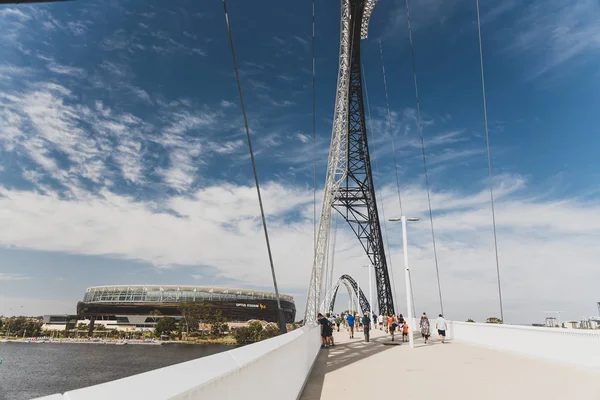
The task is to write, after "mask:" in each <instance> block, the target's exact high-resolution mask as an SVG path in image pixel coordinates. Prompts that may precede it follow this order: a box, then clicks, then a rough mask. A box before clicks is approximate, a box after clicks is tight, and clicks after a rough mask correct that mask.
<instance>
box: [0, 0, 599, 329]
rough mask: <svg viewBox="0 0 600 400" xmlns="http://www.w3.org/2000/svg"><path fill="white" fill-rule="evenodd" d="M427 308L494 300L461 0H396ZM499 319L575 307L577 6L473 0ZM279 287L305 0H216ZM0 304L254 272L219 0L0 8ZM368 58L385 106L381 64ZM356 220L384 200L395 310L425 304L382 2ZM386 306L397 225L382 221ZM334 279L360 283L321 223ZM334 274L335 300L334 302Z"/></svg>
mask: <svg viewBox="0 0 600 400" xmlns="http://www.w3.org/2000/svg"><path fill="white" fill-rule="evenodd" d="M410 4H411V16H412V23H413V40H414V51H415V65H416V71H417V78H418V84H419V95H420V105H421V111H422V117H423V135H424V140H425V148H426V153H427V166H428V169H429V182H430V195H431V203H432V209H433V210H432V211H433V224H434V232H435V235H436V237H435V238H436V245H437V258H438V266H439V272H440V284H441V288H442V295H443V305H444V312H445V315H446V317H447V318H449V319H456V320H466V319H467V318H472V319H474V320H476V321H484V320H485V319H486V318H487V317H490V316H496V317H497V316H499V314H500V312H499V305H498V287H497V275H496V261H495V254H494V236H493V230H492V214H491V205H490V195H489V180H488V168H487V153H486V140H485V125H484V120H483V103H482V90H481V71H480V66H479V44H478V38H477V19H476V9H475V2H474V1H471V0H468V1H467V0H412V1H411V3H410ZM480 5H481V19H482V21H481V22H482V26H481V29H482V36H483V57H484V63H485V81H486V90H487V106H488V118H489V138H490V146H491V164H492V174H493V182H494V183H493V184H494V193H495V201H496V204H495V205H496V223H497V236H498V237H497V242H498V259H499V269H500V276H501V283H502V295H503V302H504V314H505V321H506V322H508V323H522V324H528V323H532V322H541V321H543V320H544V318H545V317H546V316H547V315H551V313H549V312H550V311H561V316H562V318H563V319H580V318H582V317H584V316H591V315H595V314H597V308H596V302H598V301H600V293H599V291H598V282H599V281H600V268H598V265H597V262H598V261H597V260H598V258H599V257H598V251H599V250H598V247H597V241H598V238H599V237H600V196H599V193H600V191H599V189H600V187H599V185H598V181H599V178H600V177H599V173H598V170H599V169H598V167H599V164H600V161H599V160H598V158H597V154H598V151H599V150H600V135H599V133H600V132H598V128H597V126H598V118H599V117H598V114H597V113H596V112H595V111H594V110H596V104H595V103H596V102H597V101H598V95H597V93H598V92H599V89H600V69H598V65H599V64H598V59H599V57H600V28H598V24H597V21H598V20H599V18H600V5H599V4H598V2H597V1H594V0H581V1H578V2H577V3H576V4H574V3H573V4H571V3H568V4H567V3H566V2H564V1H560V0H544V1H541V0H531V1H525V2H524V1H517V0H503V1H500V2H498V1H491V0H481V1H480ZM228 9H229V14H230V15H229V17H230V22H231V26H232V31H233V38H234V42H235V48H236V53H237V59H238V63H239V66H240V77H241V83H242V88H243V91H244V98H245V101H246V106H247V111H248V120H249V125H250V129H251V133H252V138H253V144H254V148H255V155H256V163H257V168H258V174H259V179H260V183H261V187H262V191H263V192H262V194H263V199H264V203H265V211H266V214H267V223H268V229H269V233H270V236H271V243H272V248H273V257H274V264H275V269H276V274H277V279H278V282H279V286H280V290H281V292H282V293H285V294H289V295H292V296H294V298H295V301H296V307H297V309H298V319H300V318H301V317H302V315H303V313H304V307H305V301H306V292H307V284H308V281H309V277H310V270H311V267H312V258H313V250H312V249H313V227H314V221H313V211H314V208H313V207H314V203H313V182H314V181H313V167H314V165H315V160H314V155H313V150H314V149H313V129H312V49H311V43H312V25H311V21H312V3H311V2H294V3H289V2H281V1H279V2H278V1H271V0H269V1H262V2H260V3H256V2H247V1H242V0H230V1H229V2H228ZM339 13H340V10H339V2H334V1H318V2H317V4H316V17H315V18H316V39H315V54H316V62H315V66H316V93H315V100H316V102H315V106H316V142H317V151H316V157H317V158H316V168H317V203H318V204H317V212H318V213H319V212H320V203H321V201H322V196H323V185H324V181H325V171H326V165H327V157H328V152H329V148H328V147H329V141H330V139H331V129H332V118H333V106H334V101H335V90H336V82H337V68H338V53H339V17H340V15H339ZM0 32H2V33H1V34H0V314H5V315H14V314H27V315H40V314H49V313H52V314H60V313H73V312H74V311H75V305H76V302H77V301H80V300H81V299H82V298H83V294H84V292H85V289H86V288H87V287H91V286H99V285H111V284H181V285H200V286H216V287H219V286H227V287H240V288H255V289H260V290H268V291H272V289H273V287H272V280H271V275H270V269H269V263H268V257H267V252H266V247H265V242H264V236H263V233H262V225H261V222H260V217H259V208H258V202H257V198H256V191H255V188H254V181H253V175H252V169H251V164H250V158H249V153H248V145H247V142H246V137H245V131H244V124H243V118H242V112H241V108H240V100H239V96H238V92H237V86H236V81H235V74H234V70H233V63H232V58H231V50H230V47H229V38H228V36H227V29H226V25H225V18H224V13H223V6H222V2H220V1H212V2H201V3H199V2H195V1H191V0H190V1H184V0H181V1H159V0H148V1H128V0H121V1H113V0H108V1H103V2H91V1H85V2H84V1H74V2H66V3H59V4H44V5H39V4H38V5H12V6H11V5H8V6H1V8H0ZM380 43H381V46H382V48H383V52H384V58H385V61H384V62H385V70H386V74H387V76H386V78H387V87H388V97H389V106H390V111H391V129H390V121H388V118H387V115H388V114H387V106H386V94H385V90H384V80H383V74H382V60H381V56H380ZM361 53H362V62H363V65H364V72H365V82H366V86H367V88H368V96H369V103H368V104H367V105H366V106H367V108H368V109H370V113H371V117H370V119H368V129H369V133H368V134H369V146H370V153H371V157H372V161H373V171H374V176H375V185H376V190H377V201H378V206H379V212H380V218H381V220H382V221H383V220H385V219H386V218H390V217H395V216H399V214H400V209H399V204H398V196H397V187H396V180H395V173H394V162H393V153H392V150H391V149H392V138H393V143H394V146H393V147H394V148H395V150H396V159H397V165H398V174H399V181H400V192H401V197H402V204H403V211H404V212H405V214H406V215H409V216H413V217H419V218H420V221H419V222H415V223H411V224H410V225H409V228H408V242H409V246H408V248H409V259H410V266H411V273H412V281H413V287H414V300H415V307H416V309H417V312H418V313H420V312H423V311H426V312H428V313H429V314H432V315H433V314H437V313H438V312H439V308H440V307H439V300H438V293H437V280H436V270H435V262H434V253H433V248H432V237H431V226H430V220H429V209H428V204H427V189H426V186H425V179H424V174H423V160H422V156H421V147H420V139H419V130H418V125H417V113H416V102H415V91H414V86H413V75H412V66H411V55H410V48H409V43H408V34H407V24H406V10H405V6H404V1H400V0H396V1H392V0H382V1H380V2H379V4H378V5H377V7H376V8H375V10H374V12H373V15H372V19H371V23H370V27H369V38H368V39H367V40H364V41H362V42H361ZM382 229H383V232H384V238H385V241H386V247H388V246H389V254H388V264H389V265H390V269H391V270H390V273H391V277H392V281H393V287H394V292H395V300H396V304H397V305H398V308H399V312H405V310H406V302H405V300H404V299H405V291H404V287H405V285H404V271H403V268H402V263H403V258H402V247H401V241H402V240H401V231H400V227H399V225H398V224H394V223H386V224H385V225H384V226H382ZM336 232H337V233H336V235H337V236H336V249H335V275H336V276H338V275H342V274H343V273H348V274H350V275H352V276H353V277H354V278H355V279H357V280H359V281H360V282H361V287H363V288H365V291H366V292H368V289H366V286H368V284H366V282H368V269H367V268H363V266H364V265H366V264H367V258H366V256H365V255H364V254H363V250H362V248H361V247H360V246H359V244H358V241H357V239H356V238H355V237H354V236H353V234H352V232H351V230H350V228H349V226H348V225H347V224H346V223H345V222H344V221H342V220H339V221H338V229H337V231H336ZM346 305H347V297H346V296H345V294H344V293H342V291H340V296H339V300H338V302H337V307H336V309H343V308H346Z"/></svg>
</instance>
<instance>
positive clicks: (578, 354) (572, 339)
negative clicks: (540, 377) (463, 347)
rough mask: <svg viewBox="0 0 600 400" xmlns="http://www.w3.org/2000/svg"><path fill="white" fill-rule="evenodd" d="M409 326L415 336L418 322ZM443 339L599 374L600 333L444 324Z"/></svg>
mask: <svg viewBox="0 0 600 400" xmlns="http://www.w3.org/2000/svg"><path fill="white" fill-rule="evenodd" d="M430 323H431V336H432V337H435V338H437V337H438V334H437V330H436V329H435V319H433V318H432V319H431V320H430ZM413 326H415V327H416V328H415V334H416V333H417V332H416V331H417V330H418V329H419V324H418V321H415V322H414V323H413ZM446 335H447V336H446V338H447V339H450V340H456V341H458V342H463V343H467V344H473V345H477V346H482V347H488V348H492V349H496V350H501V351H506V352H511V353H515V354H520V355H525V356H529V357H535V358H539V359H544V360H547V361H552V362H558V363H562V364H569V365H574V366H579V367H583V368H587V369H593V370H600V357H598V354H600V330H585V329H564V328H543V327H534V326H521V325H502V324H481V323H469V322H456V321H448V331H447V332H446Z"/></svg>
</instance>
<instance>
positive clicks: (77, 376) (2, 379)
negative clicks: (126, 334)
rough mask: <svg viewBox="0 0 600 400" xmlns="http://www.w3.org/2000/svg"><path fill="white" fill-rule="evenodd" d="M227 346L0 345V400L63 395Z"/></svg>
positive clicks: (224, 349) (220, 350)
mask: <svg viewBox="0 0 600 400" xmlns="http://www.w3.org/2000/svg"><path fill="white" fill-rule="evenodd" d="M232 348H233V347H232V346H227V345H218V344H215V345H213V344H207V345H185V344H165V345H162V346H149V345H127V346H115V345H104V344H50V343H43V344H29V343H0V358H2V364H1V365H0V400H25V399H31V398H35V397H39V396H45V395H49V394H54V393H62V392H66V391H68V390H73V389H78V388H82V387H85V386H90V385H96V384H99V383H104V382H108V381H112V380H114V379H119V378H124V377H126V376H130V375H135V374H139V373H141V372H146V371H150V370H153V369H156V368H161V367H165V366H167V365H172V364H177V363H180V362H184V361H189V360H193V359H196V358H200V357H206V356H209V355H211V354H216V353H220V352H222V351H227V350H230V349H232Z"/></svg>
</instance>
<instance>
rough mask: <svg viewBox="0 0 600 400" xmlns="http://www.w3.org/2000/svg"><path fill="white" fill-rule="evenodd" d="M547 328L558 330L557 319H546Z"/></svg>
mask: <svg viewBox="0 0 600 400" xmlns="http://www.w3.org/2000/svg"><path fill="white" fill-rule="evenodd" d="M545 326H547V327H548V328H556V327H558V326H559V325H558V320H557V319H556V318H555V317H546V323H545Z"/></svg>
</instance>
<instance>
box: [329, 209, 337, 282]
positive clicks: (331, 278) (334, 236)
mask: <svg viewBox="0 0 600 400" xmlns="http://www.w3.org/2000/svg"><path fill="white" fill-rule="evenodd" d="M334 215H335V217H333V218H334V221H333V245H332V246H331V269H330V271H329V284H330V285H331V284H332V283H333V270H334V268H335V243H336V240H337V223H338V219H337V214H334Z"/></svg>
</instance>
